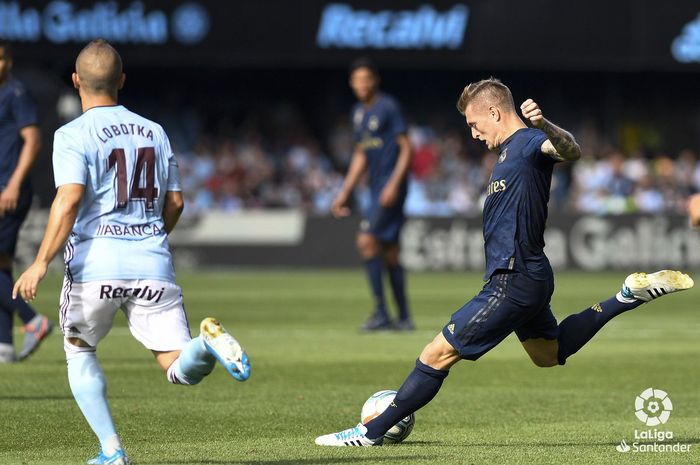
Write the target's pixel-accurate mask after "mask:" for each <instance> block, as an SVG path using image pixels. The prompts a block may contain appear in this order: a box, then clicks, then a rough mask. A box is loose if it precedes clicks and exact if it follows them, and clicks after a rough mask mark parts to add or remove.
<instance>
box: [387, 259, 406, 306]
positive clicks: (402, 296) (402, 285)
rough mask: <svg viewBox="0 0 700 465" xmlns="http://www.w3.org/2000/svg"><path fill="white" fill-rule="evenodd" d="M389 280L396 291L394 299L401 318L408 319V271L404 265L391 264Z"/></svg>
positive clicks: (392, 288)
mask: <svg viewBox="0 0 700 465" xmlns="http://www.w3.org/2000/svg"><path fill="white" fill-rule="evenodd" d="M387 269H388V270H389V281H390V282H391V290H392V291H393V292H394V300H395V301H396V306H397V307H398V308H399V319H401V320H408V319H409V315H408V303H407V302H406V273H405V272H404V269H403V266H401V265H396V266H389V267H387Z"/></svg>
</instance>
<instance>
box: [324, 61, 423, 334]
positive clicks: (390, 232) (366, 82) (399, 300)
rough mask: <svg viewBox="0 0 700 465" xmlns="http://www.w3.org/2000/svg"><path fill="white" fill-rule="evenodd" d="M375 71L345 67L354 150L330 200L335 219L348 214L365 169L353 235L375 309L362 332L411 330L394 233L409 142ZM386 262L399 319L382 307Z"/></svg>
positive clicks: (369, 66) (361, 64)
mask: <svg viewBox="0 0 700 465" xmlns="http://www.w3.org/2000/svg"><path fill="white" fill-rule="evenodd" d="M378 85H379V75H378V73H377V70H376V68H375V67H374V65H373V63H372V62H370V61H369V60H366V59H363V58H361V59H358V60H356V61H355V62H354V63H353V64H352V65H351V67H350V87H352V90H353V92H354V93H355V96H356V97H357V100H358V103H357V104H356V105H355V106H354V107H353V109H352V124H353V141H354V142H355V144H356V145H355V152H354V155H353V158H352V162H351V163H350V168H349V170H348V174H347V176H346V177H345V182H344V183H343V187H342V189H341V191H340V193H339V194H338V195H337V197H336V198H335V199H334V201H333V205H332V207H331V210H332V213H333V214H334V215H335V216H336V217H344V216H347V215H349V214H350V209H349V208H348V202H349V200H350V196H351V194H352V191H353V189H354V188H355V186H356V185H357V183H358V182H359V181H360V178H361V177H362V175H363V174H364V172H365V170H369V186H370V192H371V196H372V198H371V205H370V207H369V210H368V211H367V212H365V216H364V219H363V221H362V223H361V225H360V231H359V232H358V234H357V249H358V251H359V252H360V256H361V257H362V259H363V260H364V261H365V268H366V270H367V277H368V278H369V283H370V288H371V291H372V296H373V297H374V301H375V309H374V313H373V314H372V315H371V316H370V318H369V320H368V321H367V322H366V323H365V324H364V325H363V327H362V329H364V330H369V331H371V330H378V329H390V328H394V329H401V330H412V329H413V322H412V321H411V317H410V314H409V309H408V301H407V299H406V290H405V282H406V281H405V274H404V269H403V267H402V266H401V263H400V262H399V234H400V232H401V226H402V225H403V223H404V219H405V218H404V213H403V204H404V200H405V199H406V191H407V174H408V169H409V167H410V165H411V144H410V142H409V140H408V137H407V136H406V131H407V127H406V121H405V120H404V118H403V116H402V115H401V111H400V110H399V106H398V104H397V103H396V101H395V100H394V99H393V98H392V97H390V96H389V95H386V94H384V93H382V92H379V90H378ZM384 266H386V268H387V271H388V272H389V281H390V282H391V288H392V290H393V293H394V299H395V301H396V306H397V307H398V311H399V320H398V321H397V322H396V323H392V321H391V319H390V318H389V314H388V313H387V310H386V303H385V300H384V288H383V283H382V268H383V267H384Z"/></svg>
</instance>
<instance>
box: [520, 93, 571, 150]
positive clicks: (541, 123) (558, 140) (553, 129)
mask: <svg viewBox="0 0 700 465" xmlns="http://www.w3.org/2000/svg"><path fill="white" fill-rule="evenodd" d="M520 110H521V111H522V113H523V117H525V118H526V119H527V120H529V121H530V123H531V124H532V125H533V126H534V127H536V128H538V129H541V130H542V131H543V132H544V133H545V134H547V137H548V139H547V140H546V141H544V143H543V144H542V152H543V153H544V154H546V155H549V156H550V157H552V158H554V159H556V160H560V161H574V160H578V159H579V158H581V147H579V145H578V143H577V142H576V139H574V136H573V135H572V134H571V133H570V132H569V131H567V130H565V129H562V128H560V127H559V126H557V125H555V124H554V123H552V122H551V121H549V120H547V119H546V118H545V117H544V116H543V115H542V110H541V109H540V106H539V105H538V104H537V103H536V102H535V101H533V100H532V99H531V98H529V99H527V100H525V101H524V102H523V104H522V105H520Z"/></svg>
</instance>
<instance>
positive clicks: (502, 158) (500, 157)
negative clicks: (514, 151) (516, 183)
mask: <svg viewBox="0 0 700 465" xmlns="http://www.w3.org/2000/svg"><path fill="white" fill-rule="evenodd" d="M507 156H508V147H506V148H504V149H503V151H502V152H501V153H500V154H499V155H498V163H503V162H504V161H506V157H507Z"/></svg>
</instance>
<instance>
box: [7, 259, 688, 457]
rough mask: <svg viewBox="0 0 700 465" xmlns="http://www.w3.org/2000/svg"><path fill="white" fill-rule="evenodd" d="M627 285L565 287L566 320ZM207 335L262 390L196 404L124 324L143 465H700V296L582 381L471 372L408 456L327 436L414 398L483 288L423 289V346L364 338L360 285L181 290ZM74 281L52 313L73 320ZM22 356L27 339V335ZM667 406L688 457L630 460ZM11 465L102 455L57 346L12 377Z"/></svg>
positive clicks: (128, 415)
mask: <svg viewBox="0 0 700 465" xmlns="http://www.w3.org/2000/svg"><path fill="white" fill-rule="evenodd" d="M623 278H624V275H623V274H620V273H614V274H612V273H597V274H583V273H559V274H558V275H557V287H556V292H555V295H554V301H553V308H554V309H555V313H556V314H557V317H558V318H562V317H563V316H566V315H567V314H569V313H573V312H575V311H579V310H581V309H583V308H585V307H587V306H589V305H590V304H592V303H594V302H596V301H599V300H602V299H604V298H607V297H608V296H610V295H612V294H613V293H614V292H615V291H616V290H617V289H618V286H619V285H620V283H621V281H622V279H623ZM180 284H181V285H182V287H183V290H184V295H185V302H186V306H187V310H188V313H189V317H190V322H191V323H192V325H193V332H195V333H197V332H198V330H197V324H198V322H199V321H200V320H201V319H202V318H203V317H205V316H208V315H210V314H211V315H214V316H217V317H219V318H220V319H221V320H222V322H223V323H224V324H225V326H226V327H227V328H228V329H229V330H230V331H231V332H232V333H233V334H234V335H235V336H236V337H238V338H239V339H240V340H241V341H242V343H243V344H244V346H245V347H246V349H247V350H248V353H249V354H250V357H251V361H252V366H253V372H252V376H251V378H250V379H249V380H248V381H247V382H245V383H238V382H236V381H234V380H233V379H231V378H230V377H229V376H228V375H227V374H226V372H225V371H224V370H223V369H221V367H217V369H216V370H215V371H214V373H213V374H212V375H211V376H209V377H208V378H207V379H205V380H204V382H202V383H201V384H200V385H198V386H195V387H184V386H173V385H170V384H168V383H167V382H166V380H165V377H164V376H163V374H162V373H161V372H160V370H159V368H158V367H157V365H156V363H155V361H154V360H153V357H152V356H151V354H150V352H149V351H147V350H146V349H144V348H143V347H142V346H140V345H139V343H137V342H136V341H135V340H134V339H133V338H132V337H131V335H130V334H129V332H128V329H127V328H126V326H125V325H126V322H125V319H124V317H123V315H119V316H118V318H117V320H116V322H115V327H114V329H113V330H112V332H111V333H110V334H109V336H108V337H107V339H106V340H105V341H104V342H103V343H102V344H101V346H100V348H99V350H98V355H99V357H100V360H101V362H102V366H103V368H104V371H105V373H106V375H107V380H108V383H109V384H108V385H109V397H110V401H111V406H112V411H113V413H114V417H115V420H116V423H117V428H118V430H119V432H120V434H121V435H122V438H123V441H124V444H125V446H126V450H127V452H128V453H129V455H130V456H131V458H132V460H133V462H134V463H136V464H137V465H138V464H144V465H145V464H212V465H214V464H215V465H233V464H287V463H289V464H307V465H310V464H331V465H336V464H351V463H353V464H354V463H360V464H368V465H369V464H375V463H376V464H403V463H410V464H437V463H439V464H475V465H477V464H567V465H574V464H585V465H590V464H605V465H610V464H673V465H676V464H684V463H700V440H699V439H698V438H699V437H700V362H699V361H698V360H699V359H700V309H699V308H698V302H699V301H700V297H699V296H700V291H698V289H694V290H691V291H688V292H684V293H680V294H675V295H672V296H668V297H664V298H662V299H660V300H659V301H656V302H652V303H650V304H648V305H646V306H643V307H641V308H639V309H636V310H633V311H632V312H629V313H627V314H624V315H622V316H620V317H618V318H617V319H615V320H614V321H612V322H611V323H610V324H608V325H607V326H606V327H605V328H604V329H603V330H602V332H601V333H599V334H598V335H597V336H596V337H595V338H594V339H593V340H592V341H591V343H589V345H588V346H586V347H584V349H582V351H581V352H579V353H578V354H576V355H574V356H573V357H572V358H570V359H569V362H568V363H567V365H566V366H565V367H556V368H547V369H543V368H537V367H535V366H534V365H533V364H532V363H531V362H530V361H529V359H528V357H527V355H526V354H525V352H524V351H523V349H522V348H521V346H520V344H519V343H518V342H517V339H516V338H515V337H514V336H510V337H509V338H508V339H506V340H505V341H504V342H503V343H502V344H501V345H500V346H498V347H497V348H496V349H494V350H493V351H492V352H490V353H489V354H487V355H486V356H484V357H483V358H482V359H481V360H480V361H478V362H477V363H472V362H461V363H459V364H458V365H456V366H455V367H454V368H453V370H452V372H451V374H450V376H449V377H448V378H447V380H446V381H445V384H444V385H443V388H442V390H441V392H440V393H439V394H438V396H437V397H436V398H435V400H434V401H433V402H432V403H431V404H429V405H428V406H427V407H425V408H424V409H422V410H420V411H419V412H418V413H417V419H416V427H415V429H414V430H413V433H412V434H411V436H410V437H409V438H408V439H407V440H406V442H404V443H403V444H399V445H395V446H386V447H377V448H322V447H318V446H316V445H314V442H313V441H314V437H315V436H317V435H320V434H324V433H329V432H332V431H337V430H340V429H343V428H347V427H350V426H354V425H355V424H356V423H357V422H358V420H359V414H360V408H361V406H362V404H363V402H364V401H365V399H366V398H367V397H368V396H369V395H371V394H372V393H373V392H375V391H378V390H381V389H396V388H398V387H399V385H400V384H401V382H402V381H403V379H404V378H405V376H406V374H407V373H408V372H409V370H411V369H412V366H413V363H414V360H415V358H416V356H417V355H418V353H419V352H420V350H421V349H422V348H423V346H424V345H425V344H426V343H427V342H428V341H429V340H430V339H431V338H432V337H433V336H434V335H435V334H436V333H437V332H438V331H439V330H440V328H441V327H442V325H444V324H445V323H446V322H447V321H448V318H449V315H450V314H451V313H452V312H453V311H454V310H455V309H457V308H459V307H460V306H461V305H462V304H463V303H464V302H465V301H467V300H468V299H469V298H470V297H471V296H472V295H474V294H475V293H476V292H477V291H478V289H479V288H480V286H481V280H480V277H479V275H478V274H473V273H425V274H417V273H412V274H410V275H409V291H410V295H411V301H412V306H413V308H414V311H415V315H416V318H415V319H416V323H417V325H418V330H417V331H415V332H414V333H411V334H391V333H383V334H370V335H367V334H360V333H359V332H358V330H357V328H358V326H359V324H360V323H361V322H362V321H363V320H364V319H365V317H366V316H367V314H368V310H369V297H368V292H367V288H366V282H365V278H364V275H363V274H362V272H361V271H360V270H355V271H353V270H351V271H319V272H295V271H286V272H283V271H275V272H263V271H259V272H244V271H240V272H208V273H197V274H182V275H181V276H180ZM59 286H60V277H58V276H51V277H50V278H49V279H47V281H46V282H45V283H44V284H43V285H42V287H41V288H40V295H39V299H38V301H37V302H36V306H37V308H39V309H41V310H42V311H44V312H47V313H48V314H50V315H52V316H53V317H54V318H55V317H56V310H55V309H56V307H57V299H58V291H59ZM17 338H18V339H21V336H20V335H19V334H18V335H17ZM647 387H655V388H660V389H664V390H666V391H667V392H668V393H669V395H670V397H671V399H672V400H673V405H674V410H673V413H672V415H671V418H670V420H669V422H668V423H667V424H666V425H664V427H663V428H659V429H664V430H671V431H673V434H674V440H673V441H672V442H676V441H680V442H682V443H689V444H691V450H690V452H689V453H634V452H628V453H620V452H617V451H616V450H615V445H616V444H619V443H620V441H622V440H623V439H625V440H626V442H627V443H628V444H631V443H632V442H633V441H634V437H633V436H634V431H635V429H637V430H640V431H641V430H645V429H647V428H646V427H645V426H644V425H643V424H642V423H641V422H639V420H637V419H636V417H635V415H634V399H635V396H636V395H637V394H639V393H641V392H642V390H644V389H645V388H647ZM0 422H1V423H0V424H1V425H2V426H1V429H2V432H1V434H0V464H11V465H35V464H36V465H38V464H59V465H69V464H80V463H84V460H85V459H87V458H89V457H91V456H92V455H94V454H95V453H96V452H97V441H96V439H95V438H94V436H93V434H92V432H91V431H90V430H89V429H88V426H87V424H86V423H85V421H84V420H83V418H82V416H81V414H80V412H79V411H78V408H77V406H76V404H75V403H74V401H73V399H72V397H71V394H70V391H69V389H68V384H67V379H66V369H65V360H64V355H63V348H62V341H61V337H60V335H59V334H58V333H56V334H54V335H52V336H51V337H50V338H49V339H48V340H47V341H46V342H45V344H44V346H43V347H42V348H41V349H40V350H39V352H37V353H36V354H35V355H34V356H33V357H32V358H31V359H29V360H28V361H26V362H24V363H21V364H16V365H12V366H8V365H4V366H0Z"/></svg>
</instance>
